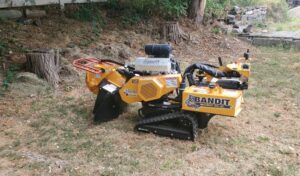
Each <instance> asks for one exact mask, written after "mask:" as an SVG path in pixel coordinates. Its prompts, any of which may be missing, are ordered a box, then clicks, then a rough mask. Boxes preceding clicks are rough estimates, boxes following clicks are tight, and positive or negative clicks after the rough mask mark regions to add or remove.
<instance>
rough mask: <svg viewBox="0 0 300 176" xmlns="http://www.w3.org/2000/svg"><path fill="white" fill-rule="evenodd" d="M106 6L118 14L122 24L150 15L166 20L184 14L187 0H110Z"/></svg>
mask: <svg viewBox="0 0 300 176" xmlns="http://www.w3.org/2000/svg"><path fill="white" fill-rule="evenodd" d="M106 7H107V9H110V10H111V11H113V12H114V13H115V14H116V13H118V14H120V15H121V20H122V23H123V24H128V25H131V24H135V23H137V22H139V21H141V19H143V18H148V17H151V16H152V15H155V16H159V17H162V18H164V19H167V20H173V19H176V18H179V17H181V16H185V15H186V11H187V8H188V0H125V1H124V0H110V1H108V3H107V5H106ZM116 16H117V15H116Z"/></svg>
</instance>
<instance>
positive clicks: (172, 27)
mask: <svg viewBox="0 0 300 176" xmlns="http://www.w3.org/2000/svg"><path fill="white" fill-rule="evenodd" d="M162 26H163V28H162V34H163V39H164V41H167V40H169V41H172V42H175V43H178V42H180V41H181V39H184V40H189V35H188V34H186V33H185V32H184V31H183V30H182V29H181V28H180V26H179V24H178V22H175V21H172V22H166V23H164V24H163V25H162Z"/></svg>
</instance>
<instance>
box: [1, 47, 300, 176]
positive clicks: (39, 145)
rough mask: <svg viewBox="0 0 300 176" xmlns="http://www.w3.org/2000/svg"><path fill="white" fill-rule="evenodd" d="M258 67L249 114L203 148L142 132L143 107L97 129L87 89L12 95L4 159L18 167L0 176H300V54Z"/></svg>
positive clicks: (267, 55) (207, 135)
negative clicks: (139, 119)
mask: <svg viewBox="0 0 300 176" xmlns="http://www.w3.org/2000/svg"><path fill="white" fill-rule="evenodd" d="M251 63H252V76H251V79H250V88H249V90H247V91H246V92H245V104H244V110H243V111H242V113H241V115H240V116H239V117H238V118H236V119H233V118H225V117H216V118H214V119H213V120H212V122H211V123H210V124H209V127H208V129H207V130H204V131H203V132H202V134H201V135H200V137H199V139H198V141H197V142H188V141H180V140H171V139H168V138H164V137H156V136H154V135H150V134H139V133H135V132H134V131H133V127H134V124H135V122H136V121H137V112H136V111H137V109H138V108H137V107H136V106H135V105H133V106H129V110H128V113H126V114H124V115H122V116H121V117H119V118H118V119H116V120H114V121H112V122H109V123H104V124H100V125H95V124H93V122H92V114H91V111H92V108H93V103H94V99H95V97H94V95H92V94H91V93H90V92H88V90H86V89H85V87H84V82H79V83H78V84H82V85H81V87H80V86H79V87H76V88H75V89H74V90H72V91H70V92H56V93H54V92H48V93H47V94H45V93H41V94H38V95H37V97H34V98H28V95H27V94H24V93H22V92H21V90H20V89H14V90H10V91H8V92H7V95H6V97H5V101H1V103H0V109H1V110H2V109H3V114H5V116H4V117H3V118H1V119H0V125H1V128H2V129H3V130H1V131H0V138H1V141H0V148H1V150H0V158H1V161H2V162H3V163H5V162H8V163H13V165H4V164H1V163H0V168H1V169H0V170H1V171H0V174H1V173H8V175H14V172H16V171H18V170H20V171H22V172H24V173H29V175H49V167H51V169H52V174H53V175H153V174H155V175H184V174H185V175H193V173H200V175H235V174H236V173H239V174H240V175H274V176H275V175H291V176H292V175H299V169H298V168H299V164H298V162H297V158H295V151H297V150H298V149H299V148H297V136H298V126H299V119H298V118H297V114H300V112H299V106H300V102H299V100H300V95H299V94H298V92H299V91H300V90H299V87H300V85H299V84H300V83H299V82H297V81H295V80H299V79H300V78H299V75H298V74H295V73H297V71H299V70H298V69H299V66H297V63H299V52H297V51H294V50H283V49H280V48H261V51H260V52H259V53H255V57H254V59H253V60H252V61H251ZM14 84H17V83H13V84H12V87H14ZM27 86H29V85H27ZM24 87H25V88H27V87H26V86H24ZM83 90H84V91H83ZM18 91H19V93H18ZM23 91H24V90H23ZM62 95H63V96H62ZM78 95H80V96H78ZM4 102H6V104H4ZM16 102H18V103H16ZM22 106H24V107H25V108H22ZM3 107H5V108H3ZM15 109H18V111H17V112H16V111H15ZM10 121H11V124H10V123H8V122H10ZM2 137H3V139H2ZM4 142H5V143H4ZM291 148H294V149H295V150H292V149H291ZM24 152H25V153H26V152H29V153H34V154H38V155H41V156H42V157H43V158H44V161H41V160H37V159H35V158H34V157H33V158H32V157H31V158H30V157H28V156H27V155H25V156H24ZM61 160H62V161H63V162H65V163H66V164H65V165H62V166H61V168H59V167H58V166H57V165H56V164H55V163H56V162H57V161H61ZM50 175H51V174H50Z"/></svg>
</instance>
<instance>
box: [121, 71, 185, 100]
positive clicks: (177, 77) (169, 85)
mask: <svg viewBox="0 0 300 176" xmlns="http://www.w3.org/2000/svg"><path fill="white" fill-rule="evenodd" d="M181 81H182V77H181V74H169V75H157V76H135V77H133V78H131V79H130V80H129V81H128V82H127V83H126V84H125V85H124V86H123V87H122V88H121V89H120V91H119V93H120V96H121V98H122V100H123V101H124V102H126V103H135V102H141V101H144V102H148V101H153V100H158V99H159V98H161V97H162V96H163V95H166V94H168V93H170V92H172V91H174V90H176V89H177V88H178V87H179V85H180V83H181Z"/></svg>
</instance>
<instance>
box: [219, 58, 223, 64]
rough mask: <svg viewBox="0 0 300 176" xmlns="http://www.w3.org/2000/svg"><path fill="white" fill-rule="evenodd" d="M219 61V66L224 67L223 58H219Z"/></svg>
mask: <svg viewBox="0 0 300 176" xmlns="http://www.w3.org/2000/svg"><path fill="white" fill-rule="evenodd" d="M218 60H219V65H220V66H223V62H222V58H221V57H218Z"/></svg>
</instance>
